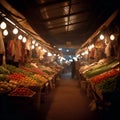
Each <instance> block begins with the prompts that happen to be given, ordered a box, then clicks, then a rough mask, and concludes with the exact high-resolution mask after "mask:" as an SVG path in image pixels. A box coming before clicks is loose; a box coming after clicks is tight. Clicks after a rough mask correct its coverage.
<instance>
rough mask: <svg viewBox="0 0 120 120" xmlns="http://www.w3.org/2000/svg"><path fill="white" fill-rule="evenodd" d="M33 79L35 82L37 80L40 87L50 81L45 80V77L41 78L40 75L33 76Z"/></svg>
mask: <svg viewBox="0 0 120 120" xmlns="http://www.w3.org/2000/svg"><path fill="white" fill-rule="evenodd" d="M31 77H32V78H33V79H34V80H36V81H37V82H38V83H39V84H40V86H41V85H43V84H44V83H46V82H47V81H48V79H47V78H45V77H43V76H41V75H39V74H34V75H32V76H31Z"/></svg>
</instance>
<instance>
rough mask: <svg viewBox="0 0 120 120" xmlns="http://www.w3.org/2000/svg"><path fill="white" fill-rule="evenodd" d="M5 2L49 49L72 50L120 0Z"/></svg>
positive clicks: (105, 17)
mask: <svg viewBox="0 0 120 120" xmlns="http://www.w3.org/2000/svg"><path fill="white" fill-rule="evenodd" d="M2 1H3V0H2ZM6 1H7V2H8V3H9V4H10V5H11V6H12V7H13V8H15V9H16V10H17V11H19V12H20V13H21V14H22V15H23V16H24V17H25V19H26V21H27V22H28V23H29V24H30V25H31V27H32V29H33V30H35V32H36V33H37V34H39V36H41V37H42V39H43V40H45V41H46V42H48V43H50V44H51V45H52V46H58V47H74V48H78V47H80V46H81V45H82V44H83V43H84V42H85V41H86V40H87V39H88V38H89V37H90V36H91V35H92V34H93V33H94V32H95V31H96V29H97V28H98V27H100V25H101V24H102V23H103V22H104V21H105V20H106V19H108V17H109V16H110V15H111V14H112V13H113V12H114V11H115V10H116V8H118V7H119V0H116V1H115V0H6ZM23 21H24V19H23Z"/></svg>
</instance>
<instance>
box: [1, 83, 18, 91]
mask: <svg viewBox="0 0 120 120" xmlns="http://www.w3.org/2000/svg"><path fill="white" fill-rule="evenodd" d="M16 86H17V85H16V84H15V83H11V82H6V81H0V93H6V92H10V91H11V90H13V89H15V88H16Z"/></svg>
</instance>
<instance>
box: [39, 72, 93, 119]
mask: <svg viewBox="0 0 120 120" xmlns="http://www.w3.org/2000/svg"><path fill="white" fill-rule="evenodd" d="M61 78H62V79H60V80H59V81H57V83H58V84H57V87H56V88H55V89H54V90H52V91H51V92H50V94H49V95H48V99H47V101H46V103H43V104H42V105H41V112H40V115H39V116H38V119H39V120H94V119H95V118H93V117H95V116H94V115H93V114H92V112H90V111H89V109H88V104H89V100H88V98H86V96H85V95H84V93H82V91H81V90H80V86H79V84H78V81H77V80H72V79H70V73H68V74H63V75H62V76H61Z"/></svg>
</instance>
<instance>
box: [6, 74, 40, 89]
mask: <svg viewBox="0 0 120 120" xmlns="http://www.w3.org/2000/svg"><path fill="white" fill-rule="evenodd" d="M8 79H9V81H10V82H16V84H17V85H19V86H26V87H27V86H38V83H37V81H35V80H34V79H32V78H30V77H27V76H25V75H23V74H20V73H13V74H10V75H8Z"/></svg>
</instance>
